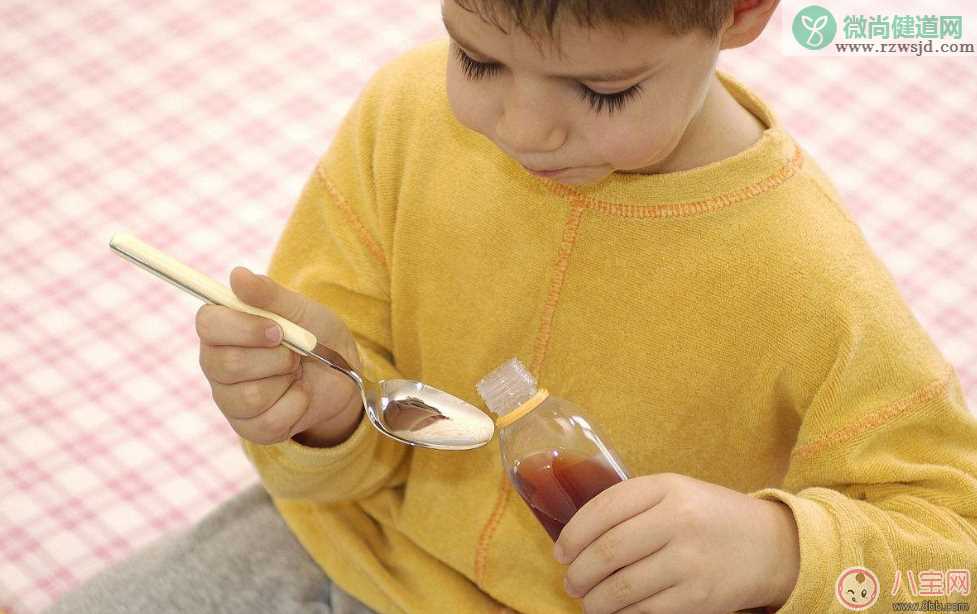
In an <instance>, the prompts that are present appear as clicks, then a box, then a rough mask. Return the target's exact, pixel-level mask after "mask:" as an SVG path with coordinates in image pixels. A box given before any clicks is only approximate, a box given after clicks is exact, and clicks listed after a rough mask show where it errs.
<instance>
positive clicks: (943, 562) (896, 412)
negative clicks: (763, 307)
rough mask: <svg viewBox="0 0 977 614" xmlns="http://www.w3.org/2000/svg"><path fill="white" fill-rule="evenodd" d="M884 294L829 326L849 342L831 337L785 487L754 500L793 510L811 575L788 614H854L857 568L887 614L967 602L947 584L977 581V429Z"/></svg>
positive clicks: (949, 377)
mask: <svg viewBox="0 0 977 614" xmlns="http://www.w3.org/2000/svg"><path fill="white" fill-rule="evenodd" d="M883 285H884V284H883ZM878 290H879V293H878V294H876V295H875V296H876V298H877V302H876V304H875V305H874V306H873V305H871V304H866V307H865V309H863V310H861V311H859V310H858V306H857V304H858V300H857V299H856V300H855V301H853V304H854V306H849V307H850V310H849V311H848V313H846V316H845V318H844V321H843V322H842V323H841V324H839V325H837V326H835V325H833V324H827V325H826V327H827V328H832V329H834V330H837V331H841V332H840V333H838V334H835V335H833V336H832V335H828V336H829V337H831V338H832V340H831V341H830V342H829V343H828V344H827V345H828V346H830V347H831V348H832V349H833V351H831V352H827V353H826V354H827V355H829V356H830V357H831V358H830V360H828V361H826V363H825V364H826V365H827V366H826V367H825V368H824V370H823V371H822V372H821V374H820V375H819V376H818V377H816V378H813V379H812V381H813V382H815V383H814V385H812V386H810V387H809V389H810V390H813V392H812V393H811V396H810V397H809V398H805V399H804V400H805V403H803V407H805V411H803V412H802V413H803V417H802V419H801V427H800V430H799V433H798V438H797V441H796V443H795V444H794V447H793V449H792V452H791V456H790V462H789V465H788V469H787V473H786V477H785V479H784V481H783V484H782V485H781V487H780V488H766V489H763V490H759V491H757V492H754V493H751V495H753V496H755V497H758V498H762V499H766V500H773V501H780V502H782V503H784V504H786V505H787V506H788V507H789V508H790V509H791V510H792V512H793V514H794V518H795V520H796V522H797V527H798V532H799V539H800V573H799V577H798V580H797V583H796V585H795V587H794V590H793V592H792V594H791V595H790V597H789V599H788V601H787V603H785V604H784V605H783V607H782V608H780V609H779V610H777V611H778V612H781V613H782V614H802V613H803V614H807V613H809V612H829V611H830V612H834V611H838V612H842V611H846V610H845V609H843V606H842V603H841V602H840V600H839V598H838V597H836V589H837V586H838V582H839V580H840V579H841V575H842V573H843V572H845V570H847V569H849V568H852V567H859V568H865V569H868V570H869V571H871V572H872V573H873V574H874V575H875V578H877V580H878V584H877V586H876V587H875V588H876V589H877V591H878V602H877V603H878V604H879V605H880V606H881V605H882V604H885V607H886V609H888V608H889V604H891V603H892V602H893V601H914V600H917V599H918V600H922V599H927V598H928V599H942V600H943V601H947V602H949V601H954V600H960V599H961V598H962V599H964V600H966V599H968V597H963V596H962V595H961V592H962V591H963V590H964V587H963V586H962V585H961V584H957V585H956V586H954V584H955V583H954V581H953V580H952V579H948V578H947V572H951V577H952V575H953V573H954V570H956V571H955V573H961V572H960V570H973V569H977V420H975V417H974V416H973V415H972V414H971V413H970V412H969V411H968V409H967V407H966V402H965V399H964V395H963V392H962V390H961V387H960V384H959V382H958V379H957V376H956V374H955V372H954V370H953V369H952V367H950V366H949V365H948V364H947V363H946V361H945V360H944V359H943V358H942V356H941V355H940V354H939V352H938V351H937V350H936V349H935V348H934V347H933V346H932V345H931V344H930V343H929V341H928V339H927V338H926V337H925V333H923V332H922V330H921V328H920V327H919V326H918V324H917V323H916V322H915V320H914V319H913V318H912V316H911V315H910V314H909V313H908V308H906V309H902V308H900V307H899V306H898V305H897V301H896V299H894V298H893V297H892V295H893V292H892V291H891V288H882V287H880V288H878ZM892 314H895V315H892ZM798 347H799V348H802V347H803V345H798ZM801 352H802V350H799V351H798V354H797V355H796V356H797V360H802V357H801V356H802V354H801ZM795 366H796V367H797V368H796V371H798V372H800V371H803V367H801V365H800V363H798V364H795ZM966 573H967V574H968V575H969V573H970V572H969V571H967V572H966ZM921 574H927V575H926V576H922V575H921ZM897 576H898V577H897ZM859 578H860V579H862V580H864V581H865V582H868V583H869V584H871V583H872V578H871V576H870V575H868V574H862V575H861V576H859ZM924 578H928V580H927V581H928V585H927V587H926V590H927V591H936V590H940V591H943V592H947V591H950V590H952V589H954V588H956V589H957V590H956V591H955V592H953V594H947V595H945V596H936V597H934V596H932V595H934V594H935V593H933V592H929V593H928V595H930V596H924V595H926V593H921V592H920V589H921V588H923V584H921V582H920V580H922V579H924ZM937 578H939V579H937ZM897 582H898V586H897ZM863 586H864V585H863ZM849 587H850V585H849V584H845V586H844V587H842V592H845V591H846V589H847V588H849ZM868 588H869V597H871V588H872V587H871V586H868ZM914 588H915V589H916V594H913V592H912V591H913V589H914ZM893 591H895V594H893ZM966 591H967V592H969V582H968V583H967V587H966ZM770 611H773V609H772V608H771V609H770ZM873 611H874V610H873ZM880 611H881V610H880Z"/></svg>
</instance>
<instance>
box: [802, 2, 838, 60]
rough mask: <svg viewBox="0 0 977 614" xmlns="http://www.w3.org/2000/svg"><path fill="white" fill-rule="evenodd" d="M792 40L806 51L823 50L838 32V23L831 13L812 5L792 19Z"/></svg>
mask: <svg viewBox="0 0 977 614" xmlns="http://www.w3.org/2000/svg"><path fill="white" fill-rule="evenodd" d="M793 30H794V38H796V39H797V42H798V43H800V44H801V46H803V47H806V48H807V49H823V48H824V47H827V46H828V45H829V44H831V41H833V40H834V39H835V34H836V33H837V32H838V22H837V21H835V17H834V15H832V14H831V11H829V10H828V9H826V8H824V7H820V6H818V5H816V4H812V5H811V6H808V7H806V8H804V9H803V10H801V11H800V12H798V13H797V15H796V16H795V17H794V27H793Z"/></svg>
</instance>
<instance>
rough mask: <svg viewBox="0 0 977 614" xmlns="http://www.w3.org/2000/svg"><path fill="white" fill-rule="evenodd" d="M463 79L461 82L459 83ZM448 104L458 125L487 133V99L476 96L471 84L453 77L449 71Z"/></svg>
mask: <svg viewBox="0 0 977 614" xmlns="http://www.w3.org/2000/svg"><path fill="white" fill-rule="evenodd" d="M459 79H461V81H459ZM447 91H448V103H449V105H450V106H451V112H452V113H453V114H454V116H455V119H457V120H458V123H460V124H461V125H463V126H465V127H466V128H469V129H471V130H474V131H476V132H479V133H481V134H485V135H486V136H488V134H487V133H486V128H487V120H486V116H487V115H488V109H487V108H486V107H487V105H486V100H485V97H479V96H476V95H474V92H472V87H471V84H470V83H467V82H464V77H458V76H455V75H452V74H451V72H450V71H449V74H448V80H447Z"/></svg>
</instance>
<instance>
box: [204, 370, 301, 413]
mask: <svg viewBox="0 0 977 614" xmlns="http://www.w3.org/2000/svg"><path fill="white" fill-rule="evenodd" d="M293 381H295V374H293V373H287V374H285V375H276V376H274V377H266V378H264V379H259V380H252V381H248V382H240V383H238V384H230V385H225V384H218V383H213V382H212V383H211V385H210V387H211V390H212V392H213V396H214V401H215V402H216V403H217V406H218V407H220V409H221V412H223V414H224V415H225V416H226V417H227V418H228V420H231V419H235V420H249V419H254V418H256V417H259V416H260V415H261V414H263V413H265V412H268V411H270V410H271V408H272V407H273V406H274V405H275V402H276V401H278V400H279V399H280V398H281V397H282V395H284V394H285V391H286V390H288V388H289V386H291V384H292V382H293Z"/></svg>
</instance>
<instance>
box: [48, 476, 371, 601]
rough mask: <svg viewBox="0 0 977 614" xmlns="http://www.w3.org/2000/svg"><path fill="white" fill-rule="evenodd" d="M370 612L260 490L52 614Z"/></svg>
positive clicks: (81, 591) (101, 577) (72, 596)
mask: <svg viewBox="0 0 977 614" xmlns="http://www.w3.org/2000/svg"><path fill="white" fill-rule="evenodd" d="M225 612H226V613H228V614H230V613H232V612H233V613H234V614H242V613H250V612H255V613H261V614H297V613H301V614H371V613H372V611H371V610H370V609H369V608H367V607H366V606H365V605H363V604H362V603H360V602H359V601H357V600H356V599H354V598H353V597H351V596H350V595H348V594H347V593H345V592H344V591H343V590H342V589H340V588H339V587H338V586H336V585H335V584H333V583H332V582H330V581H329V578H327V577H326V576H325V574H323V572H322V570H321V569H320V568H319V566H318V565H316V563H315V562H314V561H313V560H312V559H311V558H309V555H308V554H307V553H306V552H305V549H304V548H302V546H301V544H299V543H298V541H297V540H296V539H295V537H294V536H293V535H292V533H291V531H289V529H288V527H287V526H286V525H285V522H284V521H283V520H282V518H281V515H279V513H278V510H277V509H275V506H274V504H273V503H272V502H271V499H270V498H269V497H268V494H267V493H266V492H265V490H264V489H263V488H262V487H261V486H260V485H256V486H252V487H250V488H248V489H246V490H245V491H243V492H242V493H240V494H238V495H236V496H235V497H233V498H231V499H230V500H228V501H227V502H225V503H223V504H222V505H221V506H220V507H218V508H217V509H216V510H214V511H213V512H211V513H210V514H209V515H208V516H206V517H205V518H204V519H203V520H201V521H200V522H199V523H198V524H197V525H195V526H193V527H191V528H190V529H188V530H186V531H184V532H182V533H179V534H175V535H172V536H169V537H167V538H165V539H163V540H161V541H160V542H157V543H155V544H152V545H151V546H149V547H148V548H146V549H144V550H142V551H141V552H138V553H136V555H135V556H133V557H132V558H130V559H128V560H125V561H122V562H121V563H120V564H118V565H115V566H114V567H112V568H109V569H107V570H105V571H103V572H101V573H100V574H98V575H96V576H95V577H94V578H92V579H91V580H89V581H88V582H86V583H84V584H83V585H82V586H80V587H78V588H77V589H75V590H73V591H70V592H69V593H67V594H66V595H64V597H63V598H62V599H61V600H60V601H59V602H58V603H56V604H55V605H54V606H53V607H52V608H51V609H49V610H47V614H68V613H71V614H88V613H92V614H103V613H105V614H108V613H111V614H123V613H125V614H129V613H132V614H157V613H159V614H171V613H172V614H177V613H179V614H184V613H192V614H219V613H220V614H223V613H225Z"/></svg>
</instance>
